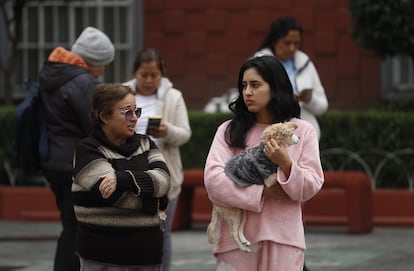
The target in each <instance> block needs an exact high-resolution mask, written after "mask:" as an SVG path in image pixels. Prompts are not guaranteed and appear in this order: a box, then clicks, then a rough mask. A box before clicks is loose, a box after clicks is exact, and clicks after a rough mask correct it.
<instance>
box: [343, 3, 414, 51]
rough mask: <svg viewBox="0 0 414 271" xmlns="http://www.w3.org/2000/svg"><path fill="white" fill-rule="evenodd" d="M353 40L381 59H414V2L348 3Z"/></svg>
mask: <svg viewBox="0 0 414 271" xmlns="http://www.w3.org/2000/svg"><path fill="white" fill-rule="evenodd" d="M348 3H349V11H350V13H351V17H352V37H353V39H354V40H355V42H356V43H357V44H358V45H360V46H361V47H363V48H366V49H369V50H373V51H374V52H376V53H377V54H379V55H380V56H382V57H385V56H394V55H407V56H411V57H412V58H414V36H413V33H414V23H413V17H414V0H392V1H389V0H349V2H348Z"/></svg>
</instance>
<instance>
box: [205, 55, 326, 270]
mask: <svg viewBox="0 0 414 271" xmlns="http://www.w3.org/2000/svg"><path fill="white" fill-rule="evenodd" d="M238 89H239V97H238V98H237V99H236V100H235V101H233V102H231V103H230V106H229V107H230V109H231V111H232V112H233V118H232V119H231V120H228V121H226V122H224V123H223V124H221V125H220V126H219V127H218V129H217V132H216V134H215V136H214V140H213V142H212V145H211V148H210V151H209V154H208V157H207V160H206V165H205V172H204V182H205V187H206V189H207V191H208V195H209V198H210V200H211V201H212V202H213V203H214V204H217V205H222V206H227V207H237V208H240V209H243V210H245V211H246V217H247V218H246V224H245V228H244V233H245V235H246V237H247V239H248V240H249V241H250V242H251V243H252V244H253V245H252V248H254V249H253V251H252V252H249V253H246V252H242V251H241V250H240V249H239V248H238V246H237V244H236V243H235V242H234V241H233V239H232V237H231V235H230V231H229V228H228V225H227V222H225V221H224V219H222V218H221V221H220V223H219V227H220V230H219V231H220V238H219V240H218V241H217V243H216V244H215V246H214V248H213V254H214V256H215V257H216V260H217V270H218V271H230V270H234V271H244V270H246V271H256V270H257V271H273V270H278V271H302V269H303V262H304V251H305V249H306V245H305V236H304V230H303V222H302V209H301V206H302V203H303V202H305V201H307V200H309V199H310V198H312V197H313V196H314V195H315V194H316V193H317V192H318V191H319V190H320V189H321V187H322V184H323V181H324V178H323V171H322V166H321V163H320V158H319V143H318V136H317V134H316V131H315V130H314V128H313V127H312V125H311V124H310V123H308V122H306V121H303V120H300V119H299V116H300V107H299V104H298V102H297V101H296V100H295V98H294V95H293V90H292V86H291V84H290V81H289V77H288V75H287V73H286V71H285V69H284V68H283V66H282V64H280V62H279V61H278V60H276V58H275V57H273V56H263V57H255V58H251V59H249V60H247V61H246V62H245V63H244V64H243V65H242V66H241V68H240V72H239V78H238ZM286 121H291V122H294V123H296V124H297V125H298V128H297V129H296V130H295V134H296V135H297V136H298V137H299V138H300V140H299V143H297V144H295V145H293V146H290V147H288V148H286V147H284V146H279V145H278V144H277V143H276V141H274V140H272V141H270V142H269V143H267V144H266V145H265V147H264V153H265V155H266V156H267V158H268V159H270V160H271V161H272V162H273V163H274V164H276V165H277V170H276V176H277V177H276V184H275V185H273V186H271V187H269V188H267V187H265V186H263V185H250V186H245V187H241V186H238V185H237V184H235V183H234V182H233V181H231V180H230V179H229V178H228V177H227V175H226V174H225V172H224V168H225V165H226V162H227V161H228V160H229V159H230V158H232V157H233V156H234V155H236V154H239V153H240V152H242V151H244V150H247V149H249V148H252V147H254V146H257V145H258V144H259V143H260V137H261V134H262V132H263V130H264V129H265V128H266V127H267V126H268V125H270V124H272V123H278V122H286Z"/></svg>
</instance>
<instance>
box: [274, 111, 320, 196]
mask: <svg viewBox="0 0 414 271" xmlns="http://www.w3.org/2000/svg"><path fill="white" fill-rule="evenodd" d="M294 122H296V123H298V129H297V133H296V134H297V135H298V136H299V137H300V140H299V143H298V144H295V145H292V146H290V147H288V149H287V150H288V152H289V155H290V157H291V159H292V169H291V172H290V175H289V176H285V175H284V174H283V171H282V170H280V169H278V170H277V181H278V182H279V184H280V185H281V186H282V188H283V190H284V191H285V192H286V193H287V194H288V195H289V197H290V198H291V199H292V200H295V201H300V202H303V201H307V200H309V199H310V198H312V197H313V196H314V195H316V193H317V192H318V191H319V190H320V189H321V188H322V185H323V182H324V175H323V169H322V165H321V160H320V156H319V142H318V137H317V134H316V132H315V130H314V129H312V126H311V124H309V123H308V122H306V121H303V120H298V119H296V120H294Z"/></svg>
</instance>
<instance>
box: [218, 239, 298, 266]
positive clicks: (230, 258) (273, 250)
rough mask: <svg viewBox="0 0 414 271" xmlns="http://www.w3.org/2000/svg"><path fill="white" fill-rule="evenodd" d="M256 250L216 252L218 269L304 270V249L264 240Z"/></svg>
mask: <svg viewBox="0 0 414 271" xmlns="http://www.w3.org/2000/svg"><path fill="white" fill-rule="evenodd" d="M260 244H261V248H259V249H258V250H257V251H256V252H250V253H247V252H243V251H240V250H238V249H237V250H232V251H228V252H224V253H219V254H216V255H215V257H216V260H217V269H216V270H217V271H274V270H277V271H302V270H303V262H304V257H305V253H304V251H303V250H302V249H300V248H297V247H293V246H288V245H282V244H278V243H275V242H269V241H263V242H261V243H260Z"/></svg>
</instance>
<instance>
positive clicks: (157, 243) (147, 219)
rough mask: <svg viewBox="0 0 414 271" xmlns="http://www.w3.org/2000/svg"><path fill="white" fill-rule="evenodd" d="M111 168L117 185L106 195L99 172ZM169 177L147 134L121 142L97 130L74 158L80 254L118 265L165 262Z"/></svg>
mask: <svg viewBox="0 0 414 271" xmlns="http://www.w3.org/2000/svg"><path fill="white" fill-rule="evenodd" d="M109 172H115V174H116V176H117V188H116V191H115V192H114V193H113V194H112V195H111V196H110V197H109V198H108V199H104V198H102V196H101V193H100V192H99V184H100V183H101V180H100V178H99V176H102V175H105V174H107V173H109ZM169 178H170V176H169V172H168V168H167V165H166V164H165V161H164V158H163V156H162V154H161V152H160V151H159V149H158V148H157V147H156V145H155V144H154V142H152V141H151V140H150V139H149V138H148V137H147V136H144V135H138V134H135V135H133V136H132V137H130V138H129V139H128V140H127V142H126V143H124V144H122V145H119V146H117V145H114V144H112V143H111V142H109V141H108V140H107V139H106V137H105V136H104V134H103V132H102V130H101V129H100V128H96V129H95V130H94V131H93V133H92V135H91V136H89V137H88V138H86V139H84V140H83V141H82V142H81V144H80V145H79V146H78V148H77V149H76V152H75V158H74V177H73V184H72V192H73V198H74V208H75V214H76V217H77V219H78V221H79V230H78V237H77V249H78V253H79V254H80V256H81V257H83V258H85V259H88V260H93V261H98V262H102V263H111V264H117V265H153V264H160V263H161V257H162V247H163V233H162V231H161V229H160V218H159V214H158V212H159V210H165V209H166V208H167V205H168V198H167V196H166V195H167V193H168V190H169V188H170V181H169Z"/></svg>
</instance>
